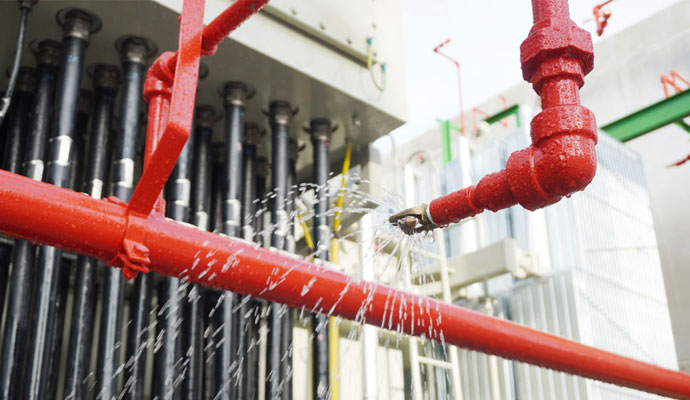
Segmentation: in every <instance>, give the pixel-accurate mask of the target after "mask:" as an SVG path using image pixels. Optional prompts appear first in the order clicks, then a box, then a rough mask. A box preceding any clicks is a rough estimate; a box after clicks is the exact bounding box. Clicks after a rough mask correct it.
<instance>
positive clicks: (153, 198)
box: [110, 0, 268, 279]
mask: <svg viewBox="0 0 690 400" xmlns="http://www.w3.org/2000/svg"><path fill="white" fill-rule="evenodd" d="M267 2H268V0H238V1H236V2H235V3H233V4H232V5H231V6H230V7H228V8H227V9H226V10H225V11H223V12H222V13H221V14H220V15H219V16H218V17H216V18H215V19H214V20H213V21H211V23H210V24H209V25H208V26H207V27H205V28H203V18H204V0H186V1H185V2H184V3H183V6H182V15H181V16H180V33H179V39H178V51H177V52H164V53H163V54H161V55H160V57H158V59H157V60H156V61H155V62H154V63H153V65H152V66H151V68H149V71H148V73H147V75H146V81H145V82H144V99H145V100H146V101H147V103H148V104H149V118H148V125H147V133H146V154H145V158H144V169H143V173H142V176H141V179H140V180H139V184H138V185H137V187H136V188H135V190H134V193H133V194H132V198H131V199H130V202H129V206H128V208H127V213H128V215H140V216H141V215H143V216H145V215H148V214H149V213H151V212H152V211H153V212H155V213H158V214H160V215H162V214H163V213H164V210H165V201H164V200H163V196H162V191H163V187H164V186H165V183H166V181H167V180H168V177H169V176H170V173H171V172H172V170H173V168H174V167H175V162H176V160H177V158H178V157H179V155H180V152H181V151H182V148H183V147H184V145H185V143H186V142H187V139H188V138H189V131H190V129H191V126H192V118H193V111H192V110H194V101H195V98H196V88H197V83H198V79H199V63H200V59H201V56H202V54H204V55H211V54H214V53H215V51H216V49H217V46H218V44H219V43H220V42H221V41H222V40H223V39H224V38H225V37H227V35H228V34H229V33H230V32H232V31H233V30H234V29H236V28H237V27H238V26H239V25H240V24H241V23H242V22H243V21H245V20H246V19H247V18H249V17H250V16H252V15H254V14H255V13H256V12H258V11H259V10H260V9H261V7H262V6H263V5H265V4H266V3H267ZM113 201H115V200H113ZM140 231H141V229H140V227H139V226H138V225H137V224H135V223H128V227H127V229H126V230H125V232H124V236H123V239H122V245H121V248H120V251H119V252H118V253H117V254H116V255H115V257H114V258H113V259H112V260H110V262H111V264H112V265H115V266H118V267H121V268H122V272H123V274H124V275H125V278H126V279H131V278H133V277H134V276H136V274H137V272H148V266H149V264H150V260H149V257H148V249H147V248H146V246H145V245H144V244H143V243H142V233H141V232H140Z"/></svg>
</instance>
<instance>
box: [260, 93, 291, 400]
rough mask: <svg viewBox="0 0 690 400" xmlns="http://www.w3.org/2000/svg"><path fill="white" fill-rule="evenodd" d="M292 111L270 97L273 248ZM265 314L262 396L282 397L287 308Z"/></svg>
mask: <svg viewBox="0 0 690 400" xmlns="http://www.w3.org/2000/svg"><path fill="white" fill-rule="evenodd" d="M295 113H296V111H295V110H293V109H292V106H291V105H290V103H288V102H286V101H280V100H277V101H272V102H271V104H270V105H269V111H268V114H269V120H270V123H271V130H272V136H273V147H272V169H271V183H272V185H271V186H272V189H273V193H272V200H271V224H272V234H271V246H272V247H275V248H276V249H279V250H283V249H285V239H286V235H287V229H288V215H287V212H286V200H287V190H288V187H287V179H288V166H289V161H288V140H289V137H290V131H289V125H290V123H291V122H292V117H293V116H294V115H295ZM269 308H270V310H269V312H268V317H267V325H268V340H267V343H266V344H267V350H266V358H267V360H266V374H267V376H266V398H268V399H276V398H282V392H284V391H291V390H292V388H289V387H284V386H283V385H282V384H281V383H283V382H285V378H286V377H285V376H281V374H280V373H281V370H284V368H283V367H282V366H281V362H285V361H281V360H282V358H283V353H282V351H281V348H280V347H281V346H280V345H281V339H282V336H283V329H282V328H283V326H282V324H283V322H282V319H283V314H285V313H286V311H287V309H286V307H285V306H283V305H281V304H279V303H271V304H270V305H269Z"/></svg>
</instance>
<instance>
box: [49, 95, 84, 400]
mask: <svg viewBox="0 0 690 400" xmlns="http://www.w3.org/2000/svg"><path fill="white" fill-rule="evenodd" d="M92 109H93V93H91V92H90V91H88V90H86V89H81V90H80V91H79V99H78V100H77V116H76V119H75V127H74V142H73V146H72V170H71V172H70V183H69V185H68V188H70V189H72V190H76V186H77V185H79V186H80V184H81V180H82V179H81V177H82V176H83V173H82V172H83V171H82V169H83V168H82V167H83V166H82V164H83V160H84V157H85V155H84V147H85V143H86V141H87V139H88V138H87V136H88V131H89V118H90V117H91V111H92ZM77 182H78V183H77ZM73 269H74V268H73V263H72V261H71V259H67V258H65V257H64V256H63V257H62V259H61V260H60V268H59V271H58V283H57V296H56V301H55V304H54V307H55V315H56V317H55V318H54V319H53V326H52V328H50V329H51V332H53V335H52V336H50V337H48V340H47V342H48V345H47V346H48V348H49V352H48V365H49V367H48V369H47V370H48V375H47V376H44V377H43V380H44V381H45V385H46V391H45V393H46V396H47V398H55V396H56V392H57V387H58V373H59V371H60V354H61V349H62V335H63V332H64V328H65V326H64V325H65V314H66V304H67V294H68V292H69V282H70V275H71V272H72V270H73Z"/></svg>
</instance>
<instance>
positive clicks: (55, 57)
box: [29, 39, 62, 67]
mask: <svg viewBox="0 0 690 400" xmlns="http://www.w3.org/2000/svg"><path fill="white" fill-rule="evenodd" d="M29 47H30V48H31V52H32V53H34V55H36V64H38V65H50V66H53V67H57V66H58V65H60V52H61V51H62V43H60V42H58V41H57V40H53V39H42V40H33V41H31V45H30V46H29Z"/></svg>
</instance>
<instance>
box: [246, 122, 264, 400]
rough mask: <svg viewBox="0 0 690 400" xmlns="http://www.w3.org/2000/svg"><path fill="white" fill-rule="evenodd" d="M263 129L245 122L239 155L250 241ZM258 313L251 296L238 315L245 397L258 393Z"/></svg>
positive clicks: (256, 303)
mask: <svg viewBox="0 0 690 400" xmlns="http://www.w3.org/2000/svg"><path fill="white" fill-rule="evenodd" d="M265 133H266V131H265V130H264V129H261V127H260V126H259V125H258V124H256V123H253V122H247V123H245V124H244V154H243V156H242V187H243V189H242V237H243V238H244V240H247V241H250V242H253V241H254V231H255V226H256V224H255V221H254V220H255V217H254V214H255V213H256V203H255V200H256V165H255V164H256V154H257V147H258V145H259V143H260V142H261V138H262V136H263V135H264V134H265ZM260 313H261V303H259V302H257V301H254V300H251V301H249V302H247V303H246V304H243V305H242V307H241V309H240V318H242V319H246V334H245V338H244V348H245V349H246V351H245V353H246V356H245V357H244V360H243V363H242V366H241V369H242V373H243V377H242V378H243V383H242V386H243V387H244V394H245V396H244V398H246V399H250V400H253V399H256V398H257V396H258V387H257V383H258V379H257V377H258V366H259V364H258V363H259V344H258V337H259V324H258V318H257V316H258V315H260Z"/></svg>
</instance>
